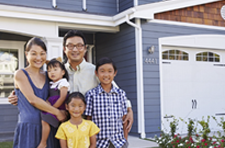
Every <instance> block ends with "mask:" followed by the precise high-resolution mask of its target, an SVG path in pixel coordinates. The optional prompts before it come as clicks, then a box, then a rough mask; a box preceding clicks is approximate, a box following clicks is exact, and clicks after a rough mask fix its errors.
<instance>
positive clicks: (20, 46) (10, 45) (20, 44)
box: [0, 40, 26, 104]
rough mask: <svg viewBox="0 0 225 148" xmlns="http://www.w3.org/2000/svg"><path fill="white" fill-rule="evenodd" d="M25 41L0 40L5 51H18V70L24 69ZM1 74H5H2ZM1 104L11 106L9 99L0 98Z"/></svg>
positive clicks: (0, 44) (0, 46)
mask: <svg viewBox="0 0 225 148" xmlns="http://www.w3.org/2000/svg"><path fill="white" fill-rule="evenodd" d="M25 44H26V42H24V41H6V40H0V48H3V49H16V50H18V62H19V63H18V69H21V68H24V63H25V62H24V61H25V60H24V57H25V55H24V45H25ZM0 74H3V73H1V72H0ZM0 104H9V102H8V98H7V97H6V98H0Z"/></svg>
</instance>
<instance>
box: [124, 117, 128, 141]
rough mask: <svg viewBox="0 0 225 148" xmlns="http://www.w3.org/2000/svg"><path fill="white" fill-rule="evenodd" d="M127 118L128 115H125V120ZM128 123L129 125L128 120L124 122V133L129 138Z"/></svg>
mask: <svg viewBox="0 0 225 148" xmlns="http://www.w3.org/2000/svg"><path fill="white" fill-rule="evenodd" d="M125 118H126V115H124V116H123V120H124V119H125ZM127 125H128V121H127V122H125V123H123V133H124V137H125V139H126V140H127V138H128V132H129V131H128V129H127Z"/></svg>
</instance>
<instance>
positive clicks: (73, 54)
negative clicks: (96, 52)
mask: <svg viewBox="0 0 225 148" xmlns="http://www.w3.org/2000/svg"><path fill="white" fill-rule="evenodd" d="M82 45H83V46H82ZM74 46H75V47H74ZM81 46H82V47H81ZM71 47H74V48H71ZM63 50H64V53H65V54H66V56H67V58H68V61H69V62H70V63H72V62H75V63H78V64H80V63H81V62H82V60H83V57H84V55H85V53H86V51H87V50H86V46H85V45H84V41H83V39H82V38H81V37H79V36H74V37H70V38H68V39H67V40H66V45H65V47H64V49H63Z"/></svg>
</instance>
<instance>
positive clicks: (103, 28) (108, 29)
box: [57, 23, 120, 32]
mask: <svg viewBox="0 0 225 148" xmlns="http://www.w3.org/2000/svg"><path fill="white" fill-rule="evenodd" d="M57 26H58V28H64V29H65V28H67V29H73V28H76V29H82V30H91V31H104V32H118V31H120V28H119V26H116V27H110V26H94V25H82V24H68V23H57Z"/></svg>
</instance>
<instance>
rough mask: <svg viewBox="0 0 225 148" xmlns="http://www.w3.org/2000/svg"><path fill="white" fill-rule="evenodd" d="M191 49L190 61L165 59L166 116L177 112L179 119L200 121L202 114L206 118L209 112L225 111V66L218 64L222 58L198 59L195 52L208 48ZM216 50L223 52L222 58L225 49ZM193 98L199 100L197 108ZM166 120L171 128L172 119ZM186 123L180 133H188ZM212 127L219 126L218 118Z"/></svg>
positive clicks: (164, 106)
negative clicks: (215, 59) (211, 60)
mask: <svg viewBox="0 0 225 148" xmlns="http://www.w3.org/2000/svg"><path fill="white" fill-rule="evenodd" d="M205 51H208V50H205ZM187 52H188V53H189V57H190V58H189V61H173V60H162V88H163V89H162V91H163V92H162V107H163V110H162V116H163V117H165V116H170V115H174V116H175V117H176V118H177V119H178V118H179V117H181V118H183V119H185V120H188V118H192V119H198V120H200V119H202V116H205V119H206V117H207V116H208V115H209V116H215V115H216V114H217V113H225V105H224V103H223V102H224V100H225V66H215V65H214V64H221V63H222V61H221V62H220V63H218V62H202V61H195V54H196V53H199V52H204V50H202V49H201V50H199V49H189V51H188V50H187ZM213 52H216V53H217V54H219V55H220V56H221V59H222V56H223V55H224V53H225V52H224V51H222V50H218V51H216V50H215V51H214V50H213ZM224 57H225V56H224ZM163 62H166V63H163ZM168 63H170V64H168ZM193 100H196V103H197V104H196V108H194V109H193V108H192V106H193V103H192V101H193ZM217 117H218V116H217ZM163 120H164V123H163V125H164V126H165V128H168V127H169V123H167V122H166V120H168V118H163ZM169 120H171V119H169ZM185 126H186V125H184V124H180V125H179V129H178V132H179V133H187V131H186V127H185ZM210 126H211V127H212V128H213V129H215V130H216V129H217V127H216V123H215V122H214V121H211V122H210Z"/></svg>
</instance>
